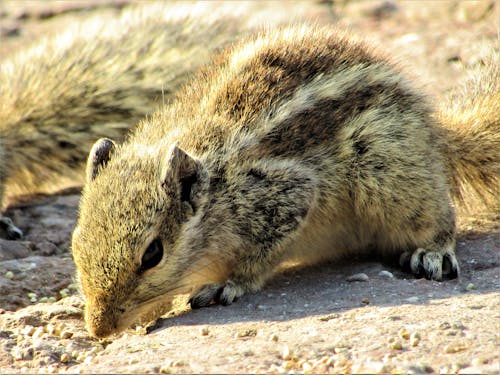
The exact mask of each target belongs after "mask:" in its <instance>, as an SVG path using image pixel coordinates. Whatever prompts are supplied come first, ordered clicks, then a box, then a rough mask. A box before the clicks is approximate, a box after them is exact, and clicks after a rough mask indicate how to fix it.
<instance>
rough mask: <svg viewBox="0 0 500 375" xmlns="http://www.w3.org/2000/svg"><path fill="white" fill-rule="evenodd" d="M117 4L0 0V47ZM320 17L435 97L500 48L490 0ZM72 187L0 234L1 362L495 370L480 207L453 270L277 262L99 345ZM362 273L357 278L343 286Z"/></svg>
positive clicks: (3, 367)
mask: <svg viewBox="0 0 500 375" xmlns="http://www.w3.org/2000/svg"><path fill="white" fill-rule="evenodd" d="M124 5H126V2H111V3H110V2H92V1H86V2H4V3H2V4H1V6H0V37H1V38H2V41H1V43H0V55H1V56H8V55H9V54H12V53H15V52H16V51H17V50H18V49H22V48H23V47H24V46H26V45H29V44H30V43H32V42H33V41H34V40H36V39H37V38H39V37H40V36H41V35H44V34H46V33H53V32H56V31H57V30H60V29H62V28H64V27H65V26H67V25H69V24H70V23H71V22H74V21H75V20H77V19H80V18H83V17H87V16H90V15H95V14H101V15H102V16H106V17H111V16H113V15H116V14H118V13H119V11H120V9H121V8H122V7H123V6H124ZM313 6H314V7H315V14H317V9H318V7H319V9H320V10H321V12H323V14H322V17H321V18H322V21H323V22H329V23H331V24H335V25H337V26H338V27H341V28H348V29H350V30H352V32H353V33H356V34H358V35H361V36H363V37H365V38H367V39H368V40H370V41H371V42H372V43H374V44H376V45H379V46H381V48H383V50H384V51H386V53H387V54H389V55H393V56H395V58H396V59H397V60H398V61H400V62H401V64H402V65H403V66H405V67H406V69H407V70H408V71H409V72H410V74H411V75H413V77H414V79H415V80H416V81H418V82H419V83H420V84H421V85H422V86H423V88H424V90H426V91H427V92H428V93H429V95H433V96H434V97H435V98H436V101H439V100H440V98H442V97H443V95H445V94H447V93H448V92H449V90H451V89H452V88H453V87H455V86H457V85H458V84H459V82H460V81H461V80H462V79H463V78H464V77H465V75H466V71H465V70H464V69H463V68H464V67H465V68H466V69H472V68H474V67H475V66H476V65H477V64H480V63H481V61H482V59H484V57H485V56H486V55H487V53H488V49H491V48H492V46H493V45H496V44H497V43H498V40H497V35H498V24H497V20H498V19H499V18H498V12H499V9H498V6H497V7H496V8H495V6H494V1H474V2H457V1H440V2H428V1H425V2H424V1H414V2H391V1H386V2H381V1H370V2H353V1H338V2H333V3H332V2H323V3H321V4H316V3H312V2H311V7H313ZM78 193H79V190H78V189H67V190H64V191H58V192H57V193H56V194H51V195H37V196H29V197H20V198H18V199H17V203H16V204H12V205H11V206H10V207H9V209H8V210H7V214H8V215H9V216H10V217H11V218H13V219H14V221H15V222H16V223H17V224H18V225H19V226H20V227H21V229H23V231H24V233H25V238H24V239H23V241H17V242H15V243H14V242H12V241H4V240H0V249H1V251H0V373H11V372H23V373H25V372H41V373H47V372H70V373H77V372H81V373H87V372H93V373H110V372H121V373H146V372H154V373H158V372H163V373H175V372H180V373H192V372H204V373H207V372H210V373H249V372H259V373H261V372H266V373H267V372H272V373H288V372H292V373H301V372H306V373H308V372H315V373H325V372H331V373H339V372H362V373H367V372H368V373H373V372H382V373H390V372H410V373H415V374H419V373H439V372H441V373H498V372H499V371H500V349H499V344H500V335H499V332H500V309H499V306H500V292H499V290H500V280H499V276H500V274H499V269H500V268H499V265H500V256H499V254H500V252H499V250H500V230H499V226H498V222H499V220H498V219H499V217H500V215H499V213H498V212H494V210H493V209H492V208H488V209H484V210H475V211H474V213H473V214H472V213H463V212H462V213H461V215H460V218H459V233H460V235H459V239H458V249H457V253H458V257H459V261H460V264H461V277H460V279H458V280H452V281H447V282H442V283H438V282H431V281H427V280H423V279H415V278H413V277H412V276H411V275H408V274H405V273H403V272H402V271H400V270H399V268H398V267H396V266H395V265H394V264H392V263H391V262H388V263H387V261H386V260H381V259H375V260H374V259H350V260H346V261H345V262H342V263H337V264H327V265H323V266H318V267H314V268H306V269H296V270H288V271H286V272H285V273H284V274H281V275H278V276H277V277H276V278H275V279H273V280H272V281H271V282H270V283H269V285H267V286H266V287H265V288H264V289H263V290H262V291H261V292H259V293H256V294H252V295H247V296H245V297H243V298H242V299H241V300H239V301H238V302H237V303H235V304H233V305H231V306H229V307H220V306H215V307H211V308H206V309H201V310H196V311H190V310H189V309H188V308H187V307H186V304H185V297H183V296H181V297H180V298H179V300H178V301H177V309H176V310H175V311H174V312H173V313H172V314H171V316H169V317H165V318H164V319H162V320H161V321H159V322H157V323H156V324H155V325H154V326H152V327H149V328H148V329H146V328H143V327H138V328H137V329H135V330H129V331H127V332H126V333H124V334H121V335H118V336H116V337H111V338H109V339H106V340H101V341H98V340H94V339H91V338H90V337H89V336H88V334H87V333H86V331H85V330H84V327H83V321H82V302H81V299H80V298H79V296H78V293H77V286H76V285H75V284H74V280H73V272H74V265H73V263H72V258H71V254H70V252H69V244H70V236H71V231H72V229H73V226H74V224H75V220H76V215H77V211H76V208H77V204H78V199H79V194H78ZM358 273H364V274H365V275H366V276H367V279H366V281H348V280H347V279H348V277H349V276H352V275H354V274H358Z"/></svg>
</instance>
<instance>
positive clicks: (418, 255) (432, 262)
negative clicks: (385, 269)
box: [399, 248, 459, 281]
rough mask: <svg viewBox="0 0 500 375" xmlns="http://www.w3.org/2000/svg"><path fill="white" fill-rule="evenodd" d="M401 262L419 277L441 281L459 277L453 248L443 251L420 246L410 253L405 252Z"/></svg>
mask: <svg viewBox="0 0 500 375" xmlns="http://www.w3.org/2000/svg"><path fill="white" fill-rule="evenodd" d="M399 263H400V265H401V267H403V269H408V268H409V269H410V270H411V271H412V272H413V273H414V274H415V275H416V276H417V277H425V278H426V279H428V280H436V281H441V280H443V279H454V278H456V277H458V272H459V266H458V262H457V259H456V257H455V253H454V252H453V251H452V250H447V251H443V252H438V251H429V250H425V249H422V248H418V249H417V250H415V251H414V252H413V254H411V255H410V253H409V252H405V253H403V254H402V255H401V257H400V259H399Z"/></svg>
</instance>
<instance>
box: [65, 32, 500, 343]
mask: <svg viewBox="0 0 500 375" xmlns="http://www.w3.org/2000/svg"><path fill="white" fill-rule="evenodd" d="M493 77H495V76H493ZM494 79H497V80H498V75H496V78H494ZM490 86H491V85H490ZM484 94H485V96H484V98H479V97H478V98H475V99H473V100H471V102H470V105H464V107H461V108H458V107H457V108H454V109H452V110H451V111H450V112H448V111H447V110H443V111H437V112H434V111H433V110H432V108H431V106H430V105H429V104H428V103H427V100H426V97H425V96H424V95H423V94H422V93H420V92H419V90H417V89H416V88H415V87H414V84H412V82H410V81H409V80H408V79H407V78H405V76H404V75H403V73H402V72H401V69H400V68H399V67H398V66H396V65H395V64H393V63H392V62H391V61H390V59H389V58H388V57H386V56H384V55H382V54H381V53H380V52H377V51H376V50H375V49H374V48H373V47H371V46H368V45H366V44H365V43H364V42H363V41H358V40H355V39H354V38H353V37H350V36H348V35H346V34H345V33H342V32H340V31H338V30H336V29H333V28H330V27H321V26H317V25H305V24H299V25H291V26H288V27H279V28H271V29H268V30H266V31H263V32H260V33H257V34H256V35H253V36H251V37H249V38H245V39H243V40H242V41H239V42H237V43H236V44H234V45H233V46H231V47H230V48H229V49H227V50H226V51H225V52H223V53H222V54H220V55H218V56H217V57H215V58H214V59H213V61H212V62H211V63H210V64H208V65H207V66H205V67H203V68H202V69H201V71H200V72H199V73H198V74H197V75H196V76H195V77H194V78H193V79H192V80H191V81H190V82H189V83H188V84H187V85H186V86H185V87H184V88H183V89H182V90H181V91H179V92H178V94H177V95H176V97H175V99H174V100H173V101H172V103H171V104H170V105H168V106H164V107H163V108H161V109H160V110H158V111H157V112H155V113H154V114H152V115H151V116H149V117H148V118H146V119H144V120H143V121H141V122H140V124H139V126H138V127H137V128H136V129H135V130H134V132H133V134H132V135H131V136H130V137H129V138H128V140H127V141H125V142H124V143H122V144H118V143H116V142H114V141H113V140H111V139H108V138H103V139H100V140H98V141H97V142H96V143H95V144H94V145H93V147H92V149H91V150H90V153H89V156H88V161H87V167H86V183H85V185H84V188H83V190H82V197H81V201H80V207H79V218H78V222H77V226H76V228H75V230H74V233H73V237H72V253H73V257H74V261H75V264H76V272H77V279H78V281H79V284H80V286H81V290H82V292H83V295H84V298H85V320H86V327H87V329H88V331H89V332H90V334H91V335H93V336H95V337H105V336H108V335H111V334H114V333H118V332H120V331H122V330H124V329H126V328H127V327H129V326H131V325H132V324H134V323H136V322H139V321H141V319H143V317H147V318H149V319H151V320H152V319H154V318H157V317H159V316H160V315H161V314H162V313H164V312H166V311H167V309H168V303H169V301H171V300H172V298H173V297H174V296H175V295H177V294H185V293H190V294H191V296H190V300H189V303H190V305H191V307H192V308H199V307H204V306H208V305H210V304H213V303H219V304H222V305H229V304H231V303H232V302H234V301H235V300H236V299H238V298H239V297H241V296H242V295H243V294H245V293H247V292H255V291H258V290H259V289H260V288H261V287H262V286H263V285H264V283H265V282H266V281H267V280H268V279H269V278H270V277H271V276H272V275H273V273H274V272H275V271H276V270H277V269H278V268H279V267H280V265H283V264H284V263H287V262H293V263H303V264H314V263H317V262H320V261H323V260H331V259H338V258H339V257H345V256H349V255H352V254H362V253H365V254H366V253H369V254H371V253H374V252H376V253H378V254H382V255H393V256H396V257H399V258H400V262H401V265H402V266H403V267H406V268H408V269H409V270H411V271H412V272H413V273H414V274H416V275H417V276H425V277H426V278H428V279H432V280H443V279H451V278H456V277H457V276H458V273H459V264H458V262H457V259H456V256H455V213H454V202H453V198H455V199H457V200H458V201H460V200H466V199H467V196H468V195H467V194H470V193H471V191H469V190H467V189H466V190H464V188H463V187H462V185H464V184H470V186H473V187H474V189H475V190H473V192H475V193H477V194H478V195H479V196H481V197H482V198H484V199H485V200H488V199H492V198H493V199H494V198H495V189H497V186H498V165H499V155H498V149H499V146H500V136H499V133H500V132H499V131H498V126H499V117H498V116H499V115H498V114H499V113H500V111H499V103H500V100H499V95H498V85H497V84H495V85H493V86H491V87H490V88H489V90H488V92H485V93H484ZM484 106H486V107H484ZM457 125H458V126H457Z"/></svg>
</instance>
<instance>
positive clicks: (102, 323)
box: [85, 305, 123, 338]
mask: <svg viewBox="0 0 500 375" xmlns="http://www.w3.org/2000/svg"><path fill="white" fill-rule="evenodd" d="M120 310H123V309H116V308H109V309H106V310H101V309H95V308H93V307H92V306H90V305H87V306H86V307H85V322H86V328H87V331H88V332H89V333H90V335H91V336H93V337H96V338H103V337H107V336H109V335H111V334H112V333H114V332H116V331H117V327H118V319H119V316H120Z"/></svg>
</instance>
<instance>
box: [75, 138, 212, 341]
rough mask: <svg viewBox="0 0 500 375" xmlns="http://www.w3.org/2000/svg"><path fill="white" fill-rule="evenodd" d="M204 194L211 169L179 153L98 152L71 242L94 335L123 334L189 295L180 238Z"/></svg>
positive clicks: (158, 149) (106, 145)
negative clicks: (181, 295) (179, 296)
mask: <svg viewBox="0 0 500 375" xmlns="http://www.w3.org/2000/svg"><path fill="white" fill-rule="evenodd" d="M207 190H208V172H207V170H206V168H204V166H203V164H202V163H201V162H200V161H199V160H197V159H195V158H193V157H191V156H190V155H188V154H187V153H186V152H185V151H183V150H182V149H181V148H179V147H178V146H177V145H173V146H170V147H168V146H167V147H162V146H161V145H158V146H144V147H142V148H141V146H140V145H135V144H134V145H128V146H127V147H123V148H122V147H119V146H115V144H114V143H113V142H112V141H110V140H109V139H100V140H99V141H97V142H96V143H95V144H94V146H93V148H92V150H91V152H90V155H89V158H88V162H87V183H86V185H85V187H84V190H83V195H82V198H81V202H80V212H79V219H78V224H77V227H76V229H75V231H74V233H73V240H72V252H73V257H74V260H75V264H76V269H77V277H78V279H79V282H80V284H81V287H82V290H83V293H84V295H85V300H86V301H85V320H86V324H87V329H88V330H89V332H90V333H91V334H92V335H94V336H97V337H104V336H108V335H110V334H112V333H115V332H119V331H121V330H123V329H125V328H127V327H128V326H130V325H131V324H132V323H134V322H136V321H137V320H138V319H139V318H140V317H141V316H144V315H146V314H148V315H150V314H151V313H152V311H158V309H159V307H160V306H161V305H164V304H167V303H168V302H169V301H170V300H171V298H172V296H173V295H175V294H178V293H179V292H185V291H186V290H185V288H187V287H188V286H187V285H183V283H184V284H185V282H184V280H185V273H186V272H187V270H188V269H189V266H188V264H189V263H190V262H192V259H190V255H189V254H187V252H186V251H185V249H184V251H181V250H182V248H185V247H186V245H185V244H183V242H186V241H185V239H184V234H183V233H184V232H185V230H186V226H194V224H193V220H196V217H197V216H199V212H198V211H199V209H200V206H202V205H203V204H204V200H206V195H207Z"/></svg>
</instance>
